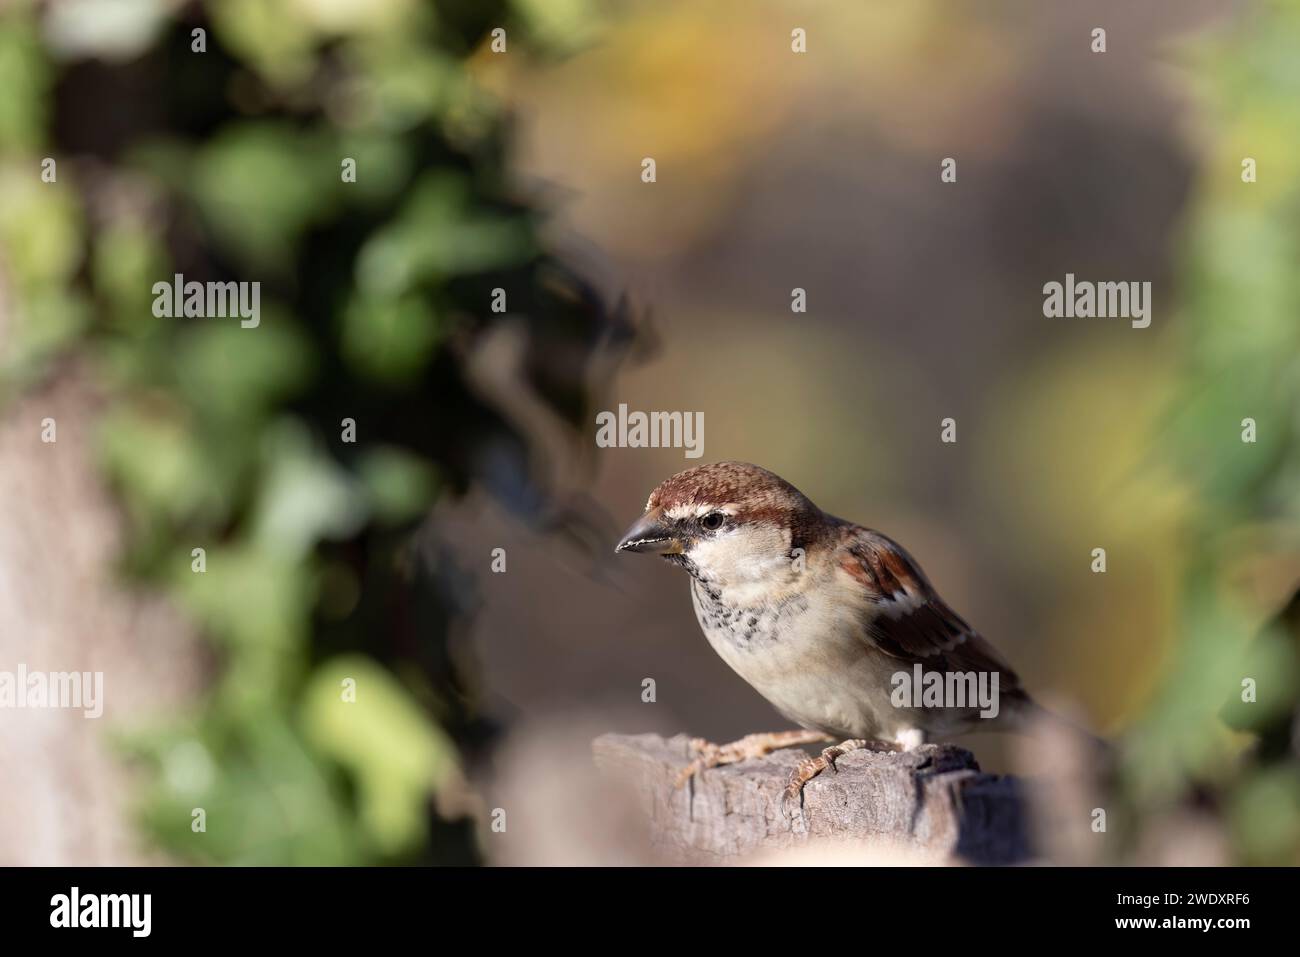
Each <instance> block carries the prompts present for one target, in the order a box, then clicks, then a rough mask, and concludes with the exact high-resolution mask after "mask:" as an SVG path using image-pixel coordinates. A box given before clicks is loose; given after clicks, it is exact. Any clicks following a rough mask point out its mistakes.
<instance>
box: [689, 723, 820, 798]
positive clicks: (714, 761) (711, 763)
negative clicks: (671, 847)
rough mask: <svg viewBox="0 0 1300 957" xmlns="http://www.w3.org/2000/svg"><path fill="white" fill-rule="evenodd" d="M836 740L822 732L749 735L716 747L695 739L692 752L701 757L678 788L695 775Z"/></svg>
mask: <svg viewBox="0 0 1300 957" xmlns="http://www.w3.org/2000/svg"><path fill="white" fill-rule="evenodd" d="M833 740H834V738H832V737H831V736H830V735H828V734H822V733H821V732H820V731H770V732H766V733H762V734H747V735H745V736H744V737H743V738H741V739H740V740H739V741H732V742H731V743H730V744H714V743H713V742H712V741H706V740H704V739H703V738H692V739H691V751H692V753H694V754H696V755H698V757H696V758H695V760H694V761H692V762H691V763H690V764H688V765H686V767H684V768H682V771H681V773H680V774H679V775H677V787H679V788H680V787H682V785H684V784H685V783H686V782H687V781H689V780H690V779H691V777H692V776H693V775H695V774H699V773H700V772H701V771H703V770H705V769H706V768H716V767H717V766H718V765H720V764H736V763H737V762H739V761H747V760H749V759H750V758H761V757H765V756H767V755H768V754H771V753H772V752H773V751H779V750H780V749H781V748H792V747H796V746H798V745H801V744H817V743H818V742H821V741H833ZM822 753H823V754H824V753H825V752H822Z"/></svg>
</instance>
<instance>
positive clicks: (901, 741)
mask: <svg viewBox="0 0 1300 957" xmlns="http://www.w3.org/2000/svg"><path fill="white" fill-rule="evenodd" d="M615 552H616V553H627V552H631V553H646V554H654V555H660V556H662V557H663V558H664V559H666V560H667V561H668V562H670V563H672V564H674V565H676V566H678V567H680V568H682V569H683V570H685V571H686V573H687V574H688V575H689V576H690V590H691V599H692V601H693V604H694V607H695V614H696V618H697V619H698V621H699V624H700V628H701V629H702V630H703V632H704V635H705V637H706V638H707V639H708V642H709V644H710V645H711V646H712V648H713V650H714V651H715V652H717V654H718V655H719V657H721V658H722V660H723V661H725V662H726V663H727V664H728V665H729V666H730V667H731V668H732V669H733V670H734V671H735V672H736V673H737V674H738V675H740V677H741V678H743V679H744V680H745V681H746V682H748V683H749V684H750V685H751V686H752V687H753V688H754V690H756V691H757V692H758V693H759V694H760V695H762V696H763V697H764V698H766V699H767V701H768V702H769V703H770V704H771V705H772V706H773V707H774V708H775V709H776V710H777V711H778V712H779V713H780V714H781V715H782V716H784V717H785V718H786V719H788V720H789V721H791V722H793V723H794V724H796V725H798V729H797V730H789V731H779V732H771V733H758V734H750V735H746V736H745V737H743V738H741V739H740V740H738V741H734V742H731V743H729V744H722V745H719V744H714V743H712V742H709V741H706V740H704V739H700V738H694V739H692V740H691V749H692V751H693V752H694V753H695V755H696V757H695V758H694V760H692V761H691V762H690V764H688V765H687V766H686V767H685V768H684V769H683V770H682V771H681V773H680V774H679V776H678V778H677V782H676V783H677V786H678V787H681V786H683V785H684V784H685V783H686V781H688V780H689V779H690V778H691V777H692V776H693V775H695V774H698V773H701V772H703V771H705V770H707V769H708V768H711V767H716V766H719V765H724V764H731V763H735V762H739V761H743V760H746V759H748V758H757V757H762V756H764V755H766V754H768V753H770V752H772V751H774V750H777V749H779V748H785V747H793V746H800V745H807V744H816V743H825V742H836V743H832V744H831V745H830V746H828V747H826V748H824V749H823V750H822V751H821V753H820V755H817V756H815V757H809V758H808V759H807V760H805V761H803V762H801V763H800V764H799V765H798V766H797V767H795V769H794V770H793V772H792V773H791V776H790V782H789V784H788V785H787V788H786V791H785V796H786V797H787V798H794V797H797V798H798V799H799V800H800V802H802V800H803V789H804V786H805V785H806V784H807V783H808V782H809V781H811V780H812V779H813V778H815V777H816V776H817V775H818V774H821V773H822V772H823V771H825V770H827V769H828V768H829V769H831V770H835V761H836V759H837V758H839V757H840V756H842V755H844V754H846V753H849V752H851V751H857V750H872V751H910V750H914V749H916V748H918V747H920V746H921V745H922V744H924V743H926V742H927V741H930V740H933V739H936V738H942V737H945V736H948V735H956V734H961V733H965V732H970V731H976V730H989V729H992V730H1009V731H1029V730H1032V729H1033V726H1034V724H1035V722H1043V721H1049V722H1055V723H1060V724H1064V725H1066V726H1068V727H1070V728H1071V729H1072V730H1075V731H1078V732H1079V733H1081V734H1084V735H1085V736H1086V737H1088V738H1090V739H1091V740H1093V741H1098V742H1099V741H1100V739H1096V738H1095V737H1094V736H1092V735H1091V734H1090V733H1088V732H1086V731H1084V730H1083V729H1081V728H1079V727H1078V726H1076V725H1074V724H1073V723H1072V722H1069V721H1067V720H1066V719H1064V718H1060V717H1058V716H1057V715H1055V714H1054V713H1053V712H1051V711H1049V710H1047V709H1046V708H1043V707H1042V706H1040V705H1039V704H1037V703H1036V702H1035V701H1034V699H1033V698H1032V697H1030V695H1029V693H1028V692H1027V691H1026V690H1025V688H1024V685H1023V683H1022V682H1021V680H1020V678H1019V676H1018V675H1017V674H1016V672H1015V671H1014V670H1013V669H1012V668H1011V666H1010V664H1009V663H1008V662H1007V660H1006V659H1005V658H1004V657H1003V656H1002V655H1001V654H1000V653H999V652H998V651H997V649H995V648H994V647H993V645H992V644H991V643H990V642H989V641H988V640H987V639H986V638H984V637H983V636H982V635H981V634H980V633H979V632H977V631H976V630H975V629H974V628H972V627H971V626H970V625H968V624H967V623H966V621H965V620H964V619H963V618H962V617H961V616H960V615H958V614H957V613H956V612H955V611H954V610H953V609H952V607H951V606H950V605H949V604H948V603H947V602H945V601H944V600H943V598H941V597H940V595H939V593H938V592H937V591H936V590H935V588H934V586H933V585H932V584H931V583H930V581H929V579H928V578H927V577H926V575H925V573H924V572H923V571H922V570H921V567H920V565H919V564H918V563H917V562H916V560H915V559H914V558H912V556H911V555H909V554H908V552H907V551H906V550H905V549H904V548H903V547H902V546H901V545H899V544H898V543H897V542H896V541H894V540H893V539H891V538H889V537H887V536H885V535H883V534H881V533H880V532H877V531H874V530H873V529H870V528H866V527H864V526H862V525H857V524H855V523H853V522H849V521H845V520H844V519H840V518H836V517H835V516H833V515H829V514H827V513H826V512H823V511H822V510H821V509H820V508H818V507H817V506H816V505H814V504H813V503H812V501H811V500H809V499H808V497H807V496H805V495H804V494H803V493H802V492H800V491H799V490H798V489H797V488H795V487H794V486H793V485H791V484H790V483H789V482H787V481H786V480H785V479H783V478H781V477H780V476H778V475H776V474H775V473H773V472H770V471H768V470H767V469H764V468H761V467H760V466H757V465H751V464H749V463H745V462H716V463H712V464H707V465H701V466H697V467H695V468H691V469H687V470H686V471H684V472H679V473H677V474H676V475H673V476H672V477H670V478H668V479H667V480H665V481H664V482H662V483H661V484H660V485H659V486H658V487H657V488H655V489H654V491H653V492H651V494H650V498H649V499H648V500H647V502H646V505H645V510H644V512H643V513H642V515H641V517H640V518H638V519H637V520H636V521H635V522H634V523H633V525H632V526H631V528H629V529H628V531H627V533H626V534H625V535H624V536H623V537H622V539H621V540H620V541H619V542H618V544H617V546H616V547H615ZM967 676H973V679H974V681H972V679H971V678H969V677H967ZM918 680H919V681H920V683H921V684H923V685H926V686H927V687H929V688H930V689H931V690H934V689H935V688H936V686H937V687H938V690H939V693H938V694H936V695H932V696H930V697H926V696H924V695H922V696H920V697H917V696H916V694H915V685H916V683H917V681H918ZM980 680H983V681H984V685H983V686H982V687H983V688H984V689H985V690H986V691H987V690H988V689H992V690H993V694H992V695H991V696H986V698H985V699H984V700H983V701H981V700H976V699H978V698H979V696H978V695H975V694H972V695H964V694H962V692H963V691H971V690H973V689H975V688H976V687H981V686H979V685H978V684H977V683H978V681H980ZM945 695H946V697H945ZM989 697H991V698H992V699H993V705H992V706H988V705H987V701H988V698H989Z"/></svg>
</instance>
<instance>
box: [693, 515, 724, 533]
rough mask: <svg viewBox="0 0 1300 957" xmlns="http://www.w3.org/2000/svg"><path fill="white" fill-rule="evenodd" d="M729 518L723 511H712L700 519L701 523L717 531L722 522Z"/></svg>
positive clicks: (712, 530) (708, 528)
mask: <svg viewBox="0 0 1300 957" xmlns="http://www.w3.org/2000/svg"><path fill="white" fill-rule="evenodd" d="M726 520H727V516H725V515H723V514H722V513H721V512H710V513H709V514H708V515H705V516H704V517H703V518H702V519H700V525H701V526H702V527H704V528H705V529H707V530H708V531H710V532H716V531H717V530H718V529H720V528H721V527H722V523H723V522H725V521H726Z"/></svg>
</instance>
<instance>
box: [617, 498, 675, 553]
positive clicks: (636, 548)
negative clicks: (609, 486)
mask: <svg viewBox="0 0 1300 957" xmlns="http://www.w3.org/2000/svg"><path fill="white" fill-rule="evenodd" d="M681 550H682V543H681V541H680V540H679V539H678V538H677V537H676V536H675V535H673V533H672V530H671V529H670V528H669V527H668V526H667V524H665V523H664V520H663V515H662V514H661V513H660V512H659V510H658V509H657V508H656V509H651V510H650V511H648V512H646V513H645V514H644V515H642V516H641V517H640V518H639V519H637V520H636V523H635V524H634V525H633V526H632V527H631V528H629V529H628V530H627V534H625V535H624V536H623V538H622V540H621V541H620V542H619V543H618V544H617V545H616V546H614V551H616V552H649V553H650V554H652V555H677V554H680V553H681Z"/></svg>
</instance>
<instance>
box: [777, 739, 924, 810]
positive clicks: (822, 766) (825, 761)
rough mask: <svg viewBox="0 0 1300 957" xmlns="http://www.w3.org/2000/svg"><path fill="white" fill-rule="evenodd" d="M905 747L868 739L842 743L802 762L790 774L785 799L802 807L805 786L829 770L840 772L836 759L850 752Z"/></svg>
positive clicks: (899, 749)
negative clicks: (794, 801) (793, 801)
mask: <svg viewBox="0 0 1300 957" xmlns="http://www.w3.org/2000/svg"><path fill="white" fill-rule="evenodd" d="M902 750H903V746H902V745H901V744H896V743H894V742H892V741H870V740H868V739H866V738H850V739H849V740H847V741H841V742H840V743H839V744H836V745H832V746H831V747H829V748H824V749H823V750H822V753H821V754H819V755H818V756H817V757H815V758H809V759H808V760H807V761H804V762H802V763H801V764H800V765H799V766H798V767H797V768H795V769H794V771H792V772H791V773H790V783H789V784H788V785H787V786H786V789H785V797H786V799H787V800H794V799H796V798H797V799H798V800H799V803H800V805H802V804H803V789H804V785H805V784H807V783H808V782H809V781H811V780H812V779H813V778H815V777H817V775H819V774H821V773H822V772H823V771H825V770H826V769H827V768H830V769H831V770H832V771H836V772H838V771H839V768H837V767H836V766H835V760H836V758H838V757H840V756H841V755H844V754H848V753H849V752H850V751H902Z"/></svg>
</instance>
